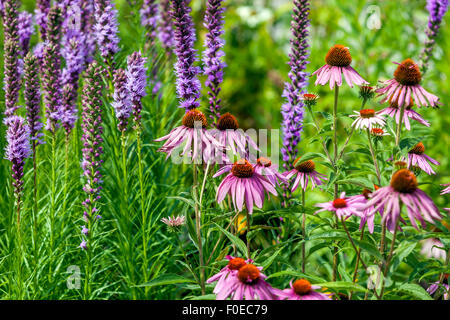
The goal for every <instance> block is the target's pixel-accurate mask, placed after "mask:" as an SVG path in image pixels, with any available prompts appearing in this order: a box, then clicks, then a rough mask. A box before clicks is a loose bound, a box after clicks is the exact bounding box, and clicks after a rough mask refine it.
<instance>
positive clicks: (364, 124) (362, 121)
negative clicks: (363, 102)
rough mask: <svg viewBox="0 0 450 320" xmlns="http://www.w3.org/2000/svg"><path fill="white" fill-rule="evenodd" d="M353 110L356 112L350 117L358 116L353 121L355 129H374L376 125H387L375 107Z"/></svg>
mask: <svg viewBox="0 0 450 320" xmlns="http://www.w3.org/2000/svg"><path fill="white" fill-rule="evenodd" d="M353 112H354V113H355V114H352V115H350V117H356V120H355V121H353V123H352V126H353V127H355V129H372V127H373V126H374V125H379V126H381V127H383V126H384V125H385V122H384V118H383V117H382V116H381V115H379V114H378V113H377V112H375V110H373V109H363V110H360V111H353Z"/></svg>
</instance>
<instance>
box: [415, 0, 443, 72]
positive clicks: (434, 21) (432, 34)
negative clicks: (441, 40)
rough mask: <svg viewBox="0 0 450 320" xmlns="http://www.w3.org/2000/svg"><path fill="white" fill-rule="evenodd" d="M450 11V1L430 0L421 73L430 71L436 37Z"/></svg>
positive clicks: (428, 2) (421, 58) (421, 57)
mask: <svg viewBox="0 0 450 320" xmlns="http://www.w3.org/2000/svg"><path fill="white" fill-rule="evenodd" d="M447 9H448V0H428V1H427V10H428V12H429V17H428V27H427V30H426V34H427V40H426V42H425V48H424V49H423V51H422V53H421V56H420V60H421V71H422V73H425V72H426V71H427V69H428V61H429V60H430V57H431V55H432V53H433V49H434V45H435V42H436V37H437V35H438V32H439V28H440V27H441V23H442V18H443V17H444V15H445V13H446V12H447Z"/></svg>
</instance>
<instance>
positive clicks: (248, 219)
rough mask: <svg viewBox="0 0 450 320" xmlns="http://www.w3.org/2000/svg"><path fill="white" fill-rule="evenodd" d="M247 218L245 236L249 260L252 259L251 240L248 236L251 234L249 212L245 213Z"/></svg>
mask: <svg viewBox="0 0 450 320" xmlns="http://www.w3.org/2000/svg"><path fill="white" fill-rule="evenodd" d="M245 213H246V216H247V233H246V235H245V238H246V239H247V259H249V260H250V259H251V258H252V257H251V255H250V238H249V236H248V234H249V233H250V215H249V213H248V210H247V211H246V212H245Z"/></svg>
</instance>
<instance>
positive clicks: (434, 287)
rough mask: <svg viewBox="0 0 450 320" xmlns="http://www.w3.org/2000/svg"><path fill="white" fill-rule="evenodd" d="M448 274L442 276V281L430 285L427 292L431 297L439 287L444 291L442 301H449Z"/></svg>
mask: <svg viewBox="0 0 450 320" xmlns="http://www.w3.org/2000/svg"><path fill="white" fill-rule="evenodd" d="M448 276H449V275H448V274H444V281H443V282H442V283H441V282H439V281H438V282H434V283H432V284H431V285H430V286H429V287H428V289H427V292H428V293H429V294H430V295H431V294H434V293H435V292H436V291H437V290H438V289H439V287H442V289H443V291H444V296H443V297H444V300H449V299H450V286H449V285H448Z"/></svg>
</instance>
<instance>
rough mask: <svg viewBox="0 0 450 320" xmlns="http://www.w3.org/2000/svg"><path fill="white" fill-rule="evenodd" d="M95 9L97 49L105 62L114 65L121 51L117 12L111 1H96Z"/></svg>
mask: <svg viewBox="0 0 450 320" xmlns="http://www.w3.org/2000/svg"><path fill="white" fill-rule="evenodd" d="M94 7H95V11H94V12H95V14H94V15H95V21H96V24H95V26H94V32H95V35H96V40H97V47H98V49H99V50H100V54H101V56H102V57H103V58H104V59H105V61H107V62H108V63H112V62H111V59H112V58H113V56H114V54H115V53H116V52H118V51H119V37H118V34H119V28H118V23H117V10H116V9H115V7H114V3H113V2H111V1H110V0H94Z"/></svg>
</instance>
